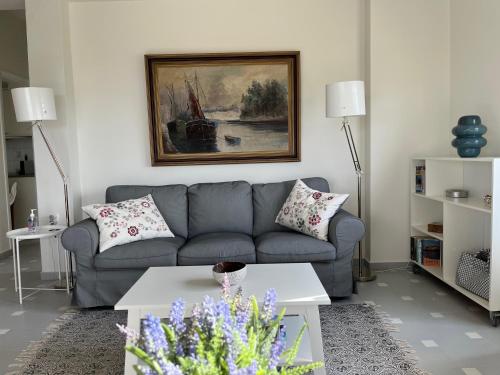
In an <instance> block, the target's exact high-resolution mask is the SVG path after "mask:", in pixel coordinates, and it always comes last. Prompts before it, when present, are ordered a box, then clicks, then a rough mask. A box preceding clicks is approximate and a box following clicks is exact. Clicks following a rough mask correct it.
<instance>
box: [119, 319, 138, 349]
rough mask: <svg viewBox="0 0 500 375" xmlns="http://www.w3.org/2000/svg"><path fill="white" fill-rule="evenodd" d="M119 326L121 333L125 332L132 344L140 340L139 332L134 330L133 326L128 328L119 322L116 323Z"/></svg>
mask: <svg viewBox="0 0 500 375" xmlns="http://www.w3.org/2000/svg"><path fill="white" fill-rule="evenodd" d="M116 326H117V327H118V329H119V330H120V332H121V333H123V334H124V335H125V336H126V338H127V341H128V342H129V343H130V344H131V345H136V344H137V342H138V341H139V333H137V332H136V331H134V330H133V329H132V328H128V327H126V326H124V325H122V324H117V325H116Z"/></svg>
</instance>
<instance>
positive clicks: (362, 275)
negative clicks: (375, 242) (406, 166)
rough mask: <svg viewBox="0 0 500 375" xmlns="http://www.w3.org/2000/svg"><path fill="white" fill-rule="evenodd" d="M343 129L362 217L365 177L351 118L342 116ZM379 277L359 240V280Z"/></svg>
mask: <svg viewBox="0 0 500 375" xmlns="http://www.w3.org/2000/svg"><path fill="white" fill-rule="evenodd" d="M342 130H344V133H345V137H346V139H347V144H348V145H349V151H350V153H351V158H352V163H353V164H354V170H355V172H356V176H357V180H358V217H359V218H360V219H361V211H362V210H361V183H362V178H363V170H362V169H361V164H360V162H359V157H358V152H357V150H356V144H355V143H354V138H353V137H352V132H351V125H350V123H349V119H348V118H347V117H346V116H344V117H343V118H342ZM376 278H377V275H375V274H372V273H371V271H370V268H369V267H364V266H363V249H362V246H361V241H359V242H358V275H357V278H356V280H357V281H361V282H364V281H372V280H375V279H376Z"/></svg>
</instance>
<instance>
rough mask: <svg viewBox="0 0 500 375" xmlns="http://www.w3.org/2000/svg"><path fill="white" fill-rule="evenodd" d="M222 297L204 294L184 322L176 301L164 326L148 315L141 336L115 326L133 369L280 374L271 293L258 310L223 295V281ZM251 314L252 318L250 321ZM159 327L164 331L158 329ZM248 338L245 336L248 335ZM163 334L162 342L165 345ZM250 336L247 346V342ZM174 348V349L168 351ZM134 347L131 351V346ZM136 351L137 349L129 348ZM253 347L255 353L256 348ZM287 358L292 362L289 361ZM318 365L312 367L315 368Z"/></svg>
mask: <svg viewBox="0 0 500 375" xmlns="http://www.w3.org/2000/svg"><path fill="white" fill-rule="evenodd" d="M224 284H225V286H224V293H225V295H224V296H223V298H222V299H220V300H218V301H217V302H215V301H214V299H213V298H211V297H209V296H206V297H205V298H204V300H203V302H202V303H201V304H197V305H195V306H194V307H193V311H192V319H191V321H190V322H188V321H187V320H186V321H185V320H184V310H185V304H184V302H183V301H182V300H181V299H178V300H176V301H175V302H174V303H173V304H172V306H171V311H170V318H169V320H168V328H167V327H166V326H165V325H163V326H162V324H161V322H160V319H159V318H157V317H154V316H152V315H151V314H148V315H147V316H146V318H145V319H144V320H143V322H142V330H141V335H138V334H137V332H135V331H133V330H132V329H129V328H127V327H124V326H121V325H118V328H119V330H120V331H121V332H122V333H124V334H125V335H126V336H127V340H128V341H129V342H130V343H132V347H130V346H127V347H126V349H127V350H129V351H130V352H132V353H133V354H135V355H136V356H137V357H138V358H139V359H140V360H141V362H140V365H139V366H138V367H136V370H137V372H138V373H140V374H145V375H159V374H162V375H194V374H208V373H210V374H221V373H224V374H227V375H256V374H257V373H260V374H267V373H271V374H275V375H278V374H286V373H289V371H290V370H291V367H290V366H284V367H281V368H280V369H278V364H279V360H280V358H281V355H282V354H283V351H284V349H285V343H286V336H285V335H286V334H285V328H284V327H283V326H279V327H280V328H279V329H277V328H276V327H277V325H279V323H281V322H279V321H276V322H274V320H276V319H277V318H276V316H275V309H276V306H275V305H276V291H275V290H274V289H269V290H268V291H267V292H266V294H265V297H264V302H263V306H262V308H261V309H260V312H259V308H258V307H257V305H256V303H255V302H256V300H255V298H254V297H251V298H250V299H245V300H244V299H243V297H242V292H241V290H240V291H238V292H237V294H236V295H235V296H234V297H231V295H230V294H229V283H228V280H227V278H226V280H225V283H224ZM253 314H256V316H255V319H254V318H253ZM163 327H165V330H164V329H163ZM250 335H251V336H250ZM167 336H168V341H167ZM250 337H252V340H251V341H252V342H251V345H250V340H249V338H250ZM174 346H175V347H174ZM134 347H135V348H134ZM136 348H139V349H141V350H134V349H136ZM256 349H257V350H256ZM292 360H293V358H292ZM320 365H321V364H320V363H316V364H313V366H320ZM311 368H312V367H311V365H309V366H302V368H301V366H293V371H294V374H295V373H296V374H305V373H306V372H308V371H309V370H310V369H311Z"/></svg>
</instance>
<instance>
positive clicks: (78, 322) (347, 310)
mask: <svg viewBox="0 0 500 375" xmlns="http://www.w3.org/2000/svg"><path fill="white" fill-rule="evenodd" d="M320 315H321V328H322V333H323V345H324V349H325V365H326V370H327V371H326V373H327V374H328V375H336V374H342V375H375V374H377V375H400V374H401V375H402V374H404V375H426V374H427V373H426V372H425V371H423V370H420V369H418V368H417V367H416V360H415V357H414V355H413V354H412V353H413V351H412V350H411V349H410V348H409V347H408V345H406V344H405V343H403V342H401V341H398V340H396V339H394V338H393V337H392V336H391V334H390V332H391V331H394V328H393V327H391V326H390V325H389V324H387V322H386V320H385V319H384V316H383V315H382V314H379V313H378V312H377V311H375V309H374V308H373V307H372V306H367V305H332V306H322V307H321V308H320ZM125 322H126V313H124V312H117V311H113V310H83V311H77V312H68V313H65V314H64V315H63V316H62V317H61V318H60V319H58V321H56V322H55V323H54V324H53V325H52V326H51V327H49V329H48V332H47V334H46V335H45V337H44V338H43V339H42V340H41V341H40V342H36V343H32V344H31V345H30V347H28V348H27V349H26V350H25V351H23V353H22V354H21V355H20V356H19V357H18V362H17V369H15V367H13V368H12V369H13V370H14V371H12V372H10V373H9V374H10V375H14V374H46V375H55V374H75V375H76V374H117V375H118V374H123V363H124V358H125V357H124V350H123V345H124V343H125V341H124V339H123V337H122V335H121V334H120V333H119V332H118V330H117V329H116V323H121V324H124V323H125Z"/></svg>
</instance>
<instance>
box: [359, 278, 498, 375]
mask: <svg viewBox="0 0 500 375" xmlns="http://www.w3.org/2000/svg"><path fill="white" fill-rule="evenodd" d="M377 276H378V277H377V280H376V281H375V282H371V283H364V284H359V297H360V298H361V299H362V300H363V301H365V302H366V303H371V304H375V305H377V306H379V309H380V310H381V311H384V312H386V313H388V314H389V315H390V318H391V320H392V323H393V324H396V325H397V326H398V328H399V330H400V332H399V333H395V334H394V335H395V336H396V337H398V338H401V339H403V340H406V341H407V342H408V343H409V344H410V345H411V346H412V347H413V348H414V349H415V350H416V355H417V356H418V357H419V358H420V362H419V364H420V367H421V368H423V369H425V370H427V371H429V372H431V373H432V374H434V375H448V374H449V375H452V374H457V375H458V374H467V375H471V374H474V375H480V374H482V375H498V374H500V327H498V328H493V327H492V326H491V325H490V321H489V315H488V313H487V311H486V310H484V309H483V308H481V307H479V306H478V305H476V304H474V303H472V302H470V300H468V299H467V298H465V297H463V296H462V295H461V294H459V293H457V292H455V291H454V290H453V289H451V288H449V287H448V286H446V285H445V284H443V283H442V282H440V281H439V280H437V279H435V278H434V277H432V276H430V275H428V274H426V273H420V274H413V273H412V272H411V271H407V270H397V271H385V272H378V273H377Z"/></svg>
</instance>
